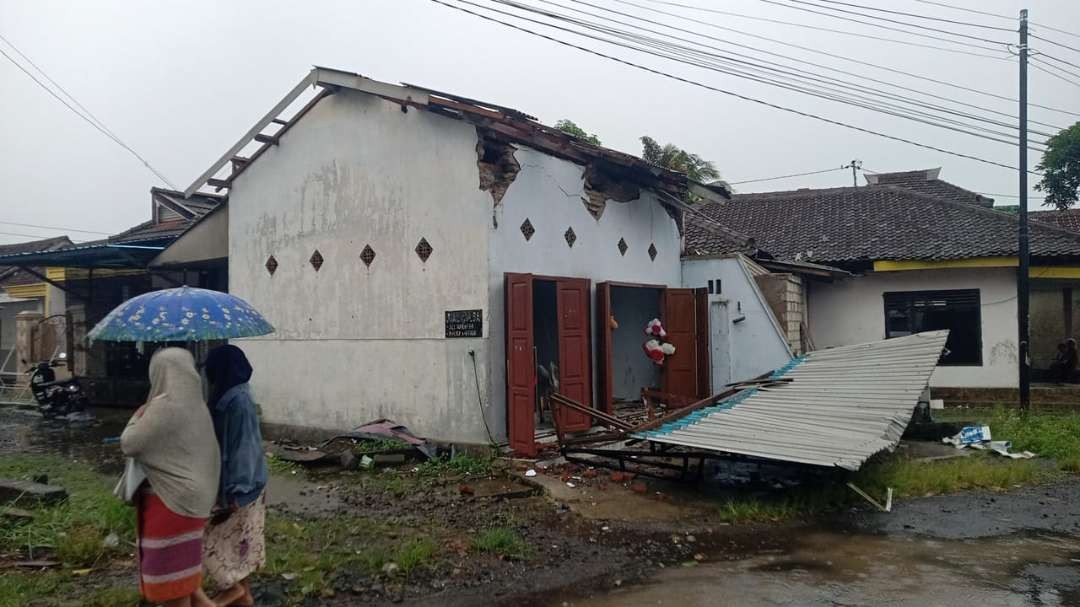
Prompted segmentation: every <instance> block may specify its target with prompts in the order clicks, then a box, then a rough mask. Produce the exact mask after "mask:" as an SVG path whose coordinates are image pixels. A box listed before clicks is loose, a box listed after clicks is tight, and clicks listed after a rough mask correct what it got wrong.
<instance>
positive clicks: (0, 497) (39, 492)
mask: <svg viewBox="0 0 1080 607" xmlns="http://www.w3.org/2000/svg"><path fill="white" fill-rule="evenodd" d="M67 496H68V494H67V491H66V490H64V488H63V487H57V486H56V485H46V484H42V483H35V482H33V481H20V480H13V479H0V502H16V501H18V502H20V503H27V502H30V503H36V504H56V503H58V502H62V501H64V500H66V499H67Z"/></svg>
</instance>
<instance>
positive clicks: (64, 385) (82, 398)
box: [30, 352, 90, 419]
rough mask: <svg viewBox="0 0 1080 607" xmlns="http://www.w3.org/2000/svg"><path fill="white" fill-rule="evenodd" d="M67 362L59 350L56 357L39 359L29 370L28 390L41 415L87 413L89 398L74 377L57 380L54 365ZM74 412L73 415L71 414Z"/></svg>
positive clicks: (47, 416)
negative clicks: (44, 359)
mask: <svg viewBox="0 0 1080 607" xmlns="http://www.w3.org/2000/svg"><path fill="white" fill-rule="evenodd" d="M66 364H67V354H65V353H63V352H61V353H60V354H59V355H58V356H57V357H56V358H54V359H52V360H47V361H41V362H39V363H37V364H36V365H34V369H33V370H32V371H31V372H30V392H31V393H33V395H34V400H36V401H37V403H38V407H39V409H40V411H41V415H42V417H44V418H46V419H53V418H57V417H68V418H69V419H70V418H71V417H76V416H81V415H87V414H88V412H87V409H88V408H89V406H90V399H89V398H87V396H86V393H85V392H83V388H82V385H81V384H80V383H79V380H77V379H75V378H71V379H62V380H59V381H57V379H56V371H54V369H55V368H56V367H59V366H62V365H66ZM73 414H74V415H73Z"/></svg>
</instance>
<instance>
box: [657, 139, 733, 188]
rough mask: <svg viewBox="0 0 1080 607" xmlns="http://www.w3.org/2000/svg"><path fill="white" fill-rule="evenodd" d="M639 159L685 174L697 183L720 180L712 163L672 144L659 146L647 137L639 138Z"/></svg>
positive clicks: (718, 173) (718, 172)
mask: <svg viewBox="0 0 1080 607" xmlns="http://www.w3.org/2000/svg"><path fill="white" fill-rule="evenodd" d="M641 157H642V158H643V159H645V160H647V161H649V162H651V163H653V164H655V165H657V166H662V167H664V168H665V169H671V170H672V171H678V172H680V173H686V176H687V177H689V178H690V179H693V180H694V181H696V182H698V183H708V182H710V181H716V180H717V179H720V171H718V170H716V165H715V164H713V163H712V162H710V161H708V160H705V159H704V158H702V157H701V156H698V155H697V154H691V153H690V152H687V151H686V150H684V149H682V148H680V147H678V146H676V145H675V144H672V143H668V144H665V145H660V144H659V143H657V142H656V140H655V139H653V138H652V137H649V136H648V135H646V136H644V137H642V138H641Z"/></svg>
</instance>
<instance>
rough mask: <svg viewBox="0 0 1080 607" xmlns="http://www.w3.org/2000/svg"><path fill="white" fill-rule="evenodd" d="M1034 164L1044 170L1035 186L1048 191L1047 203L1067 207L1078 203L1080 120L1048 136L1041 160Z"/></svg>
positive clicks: (1079, 188) (1059, 207)
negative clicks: (1040, 179)
mask: <svg viewBox="0 0 1080 607" xmlns="http://www.w3.org/2000/svg"><path fill="white" fill-rule="evenodd" d="M1035 168H1037V169H1038V170H1040V171H1042V172H1043V178H1042V181H1040V182H1039V183H1038V184H1036V186H1035V189H1036V190H1039V191H1040V192H1046V200H1044V201H1043V204H1044V205H1045V206H1053V207H1057V208H1058V209H1067V208H1069V207H1071V206H1072V205H1074V204H1076V201H1077V193H1078V191H1080V122H1077V123H1076V124H1074V125H1072V126H1071V127H1069V128H1067V129H1065V130H1063V131H1061V132H1060V133H1058V134H1057V135H1054V136H1053V137H1051V138H1050V139H1048V140H1047V142H1046V152H1044V153H1043V157H1042V162H1040V163H1039V164H1038V166H1036V167H1035Z"/></svg>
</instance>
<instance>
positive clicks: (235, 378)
mask: <svg viewBox="0 0 1080 607" xmlns="http://www.w3.org/2000/svg"><path fill="white" fill-rule="evenodd" d="M251 373H252V370H251V364H250V363H248V360H247V357H246V356H244V352H243V350H241V349H240V348H237V347H236V346H232V345H226V346H221V347H219V348H215V349H213V350H211V351H210V353H209V355H207V357H206V379H207V380H208V382H209V384H210V397H209V398H208V399H207V406H208V407H209V409H210V416H211V418H213V420H214V433H215V435H216V436H217V440H218V445H219V447H220V450H221V482H220V486H219V489H218V503H217V508H218V511H217V512H218V513H217V514H216V515H215V516H214V518H213V519H212V520H211V523H210V527H209V528H208V529H207V533H206V546H205V548H204V550H203V560H204V562H205V565H206V572H207V574H208V575H209V577H210V579H211V581H212V582H213V584H214V586H216V587H217V588H219V589H220V590H221V592H220V593H219V594H218V595H217V596H215V597H214V600H215V602H217V603H218V604H219V605H252V604H254V599H253V597H252V595H251V588H250V586H249V585H248V581H247V578H248V576H250V575H251V574H252V573H254V572H255V571H257V570H258V569H259V568H260V567H262V565H263V564H264V563H265V562H266V542H265V539H264V537H263V530H264V524H265V518H266V501H265V499H264V497H263V490H264V489H265V488H266V481H267V477H268V471H267V466H266V456H265V454H264V453H263V446H262V433H261V432H260V431H259V416H258V412H257V411H256V409H255V402H254V401H253V400H252V397H251V388H250V387H249V385H248V380H250V379H251Z"/></svg>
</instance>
